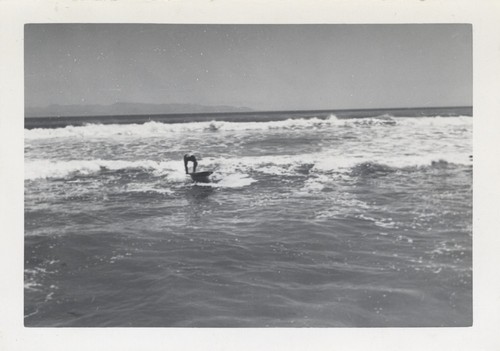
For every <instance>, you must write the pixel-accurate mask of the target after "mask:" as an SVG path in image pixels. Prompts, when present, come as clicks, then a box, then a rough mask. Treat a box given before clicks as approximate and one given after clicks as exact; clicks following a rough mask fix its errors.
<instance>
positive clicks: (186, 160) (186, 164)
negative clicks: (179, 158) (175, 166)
mask: <svg viewBox="0 0 500 351" xmlns="http://www.w3.org/2000/svg"><path fill="white" fill-rule="evenodd" d="M184 169H185V170H186V174H188V173H189V171H188V159H187V157H186V156H184Z"/></svg>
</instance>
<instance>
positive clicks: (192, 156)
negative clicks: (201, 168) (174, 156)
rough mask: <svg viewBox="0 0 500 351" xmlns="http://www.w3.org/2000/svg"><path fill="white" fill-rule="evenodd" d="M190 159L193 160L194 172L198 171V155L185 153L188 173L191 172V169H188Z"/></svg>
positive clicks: (185, 166) (185, 167)
mask: <svg viewBox="0 0 500 351" xmlns="http://www.w3.org/2000/svg"><path fill="white" fill-rule="evenodd" d="M189 161H191V162H193V173H196V166H198V161H196V157H195V156H194V155H192V154H185V155H184V169H185V170H186V174H188V173H189V170H188V162H189Z"/></svg>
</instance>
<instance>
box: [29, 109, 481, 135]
mask: <svg viewBox="0 0 500 351" xmlns="http://www.w3.org/2000/svg"><path fill="white" fill-rule="evenodd" d="M400 124H401V125H415V126H416V127H418V126H440V125H448V126H449V125H462V124H463V125H470V124H472V118H470V117H464V116H462V117H419V118H415V117H397V118H396V117H392V116H388V115H384V116H379V117H366V118H337V117H336V116H333V115H332V116H330V117H328V118H326V119H321V118H317V117H313V118H298V119H287V120H282V121H267V122H226V121H210V122H191V123H172V124H169V123H160V122H147V123H144V124H108V125H103V124H89V125H86V126H77V127H75V126H67V127H65V128H55V129H49V128H38V129H25V131H24V137H25V139H26V140H37V139H50V138H91V139H95V138H107V137H159V136H165V135H171V134H180V133H186V132H218V131H266V130H301V129H311V128H332V127H351V128H356V127H358V128H360V127H361V128H362V127H373V126H382V127H392V126H395V125H400Z"/></svg>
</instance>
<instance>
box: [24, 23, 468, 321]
mask: <svg viewBox="0 0 500 351" xmlns="http://www.w3.org/2000/svg"><path fill="white" fill-rule="evenodd" d="M25 103H26V105H25V113H26V115H25V132H24V133H25V222H24V224H25V239H24V240H25V270H24V282H25V295H24V313H25V314H24V321H25V326H29V327H48V326H50V327H117V326H131V327H464V326H470V325H471V324H472V239H473V236H472V165H473V158H472V121H473V117H472V26H471V25H468V24H412V25H410V24H397V25H390V24H376V25H362V24H358V25H342V24H339V25H330V24H310V25H308V24H296V25H290V24H289V25H241V24H239V25H231V24H220V25H217V24H207V25H205V24H27V25H26V26H25Z"/></svg>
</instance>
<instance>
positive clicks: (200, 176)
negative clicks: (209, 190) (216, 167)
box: [189, 172, 213, 183]
mask: <svg viewBox="0 0 500 351" xmlns="http://www.w3.org/2000/svg"><path fill="white" fill-rule="evenodd" d="M212 173H213V172H196V173H189V175H190V176H191V179H193V180H194V181H195V182H198V183H209V182H210V179H208V177H209V176H210V174H212Z"/></svg>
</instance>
